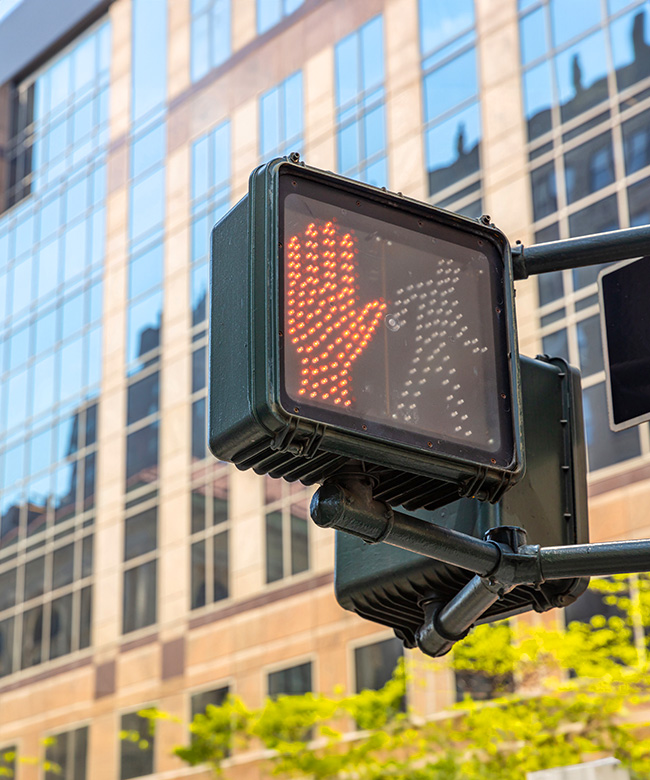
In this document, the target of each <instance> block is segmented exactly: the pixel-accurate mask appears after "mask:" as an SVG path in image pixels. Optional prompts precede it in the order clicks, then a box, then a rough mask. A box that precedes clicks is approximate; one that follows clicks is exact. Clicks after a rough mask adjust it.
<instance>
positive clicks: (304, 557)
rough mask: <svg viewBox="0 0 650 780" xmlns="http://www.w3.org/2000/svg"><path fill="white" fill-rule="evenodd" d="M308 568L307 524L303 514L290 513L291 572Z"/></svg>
mask: <svg viewBox="0 0 650 780" xmlns="http://www.w3.org/2000/svg"><path fill="white" fill-rule="evenodd" d="M308 568H309V526H308V523H307V519H306V518H305V517H304V516H296V515H295V514H292V515H291V573H292V574H299V573H300V572H303V571H307V569H308Z"/></svg>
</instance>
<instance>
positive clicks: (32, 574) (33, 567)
mask: <svg viewBox="0 0 650 780" xmlns="http://www.w3.org/2000/svg"><path fill="white" fill-rule="evenodd" d="M23 588H24V592H23V600H24V601H29V600H30V599H33V598H36V597H37V596H42V595H43V592H44V589H45V557H44V556H42V555H41V556H40V558H33V559H32V560H31V561H27V563H26V564H25V583H24V586H23Z"/></svg>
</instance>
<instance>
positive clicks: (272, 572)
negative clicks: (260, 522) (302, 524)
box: [266, 512, 284, 582]
mask: <svg viewBox="0 0 650 780" xmlns="http://www.w3.org/2000/svg"><path fill="white" fill-rule="evenodd" d="M283 576H284V558H283V552H282V513H281V512H269V513H268V514H267V515H266V581H267V582H276V581H277V580H280V579H282V577H283Z"/></svg>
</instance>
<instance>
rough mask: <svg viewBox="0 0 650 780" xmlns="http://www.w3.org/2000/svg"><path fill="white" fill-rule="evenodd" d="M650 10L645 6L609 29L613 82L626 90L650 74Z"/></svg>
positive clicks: (619, 20) (616, 22)
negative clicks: (614, 73)
mask: <svg viewBox="0 0 650 780" xmlns="http://www.w3.org/2000/svg"><path fill="white" fill-rule="evenodd" d="M649 28H650V9H649V7H648V5H647V4H645V5H644V6H641V7H638V8H635V9H634V10H633V11H631V12H630V13H629V14H627V15H625V16H623V17H621V18H620V19H616V20H615V21H613V22H612V23H611V25H610V30H611V36H612V56H613V59H614V68H615V69H616V82H617V85H618V88H619V89H620V90H622V89H626V88H627V87H629V86H631V85H632V84H634V83H636V82H637V81H641V80H642V79H645V78H647V76H648V74H650V29H649Z"/></svg>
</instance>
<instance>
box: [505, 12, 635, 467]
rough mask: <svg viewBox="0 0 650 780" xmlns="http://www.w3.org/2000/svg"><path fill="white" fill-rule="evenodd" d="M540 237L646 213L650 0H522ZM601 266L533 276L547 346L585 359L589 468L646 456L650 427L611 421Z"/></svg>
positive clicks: (598, 227) (625, 221)
mask: <svg viewBox="0 0 650 780" xmlns="http://www.w3.org/2000/svg"><path fill="white" fill-rule="evenodd" d="M519 14H520V16H519V29H520V47H521V49H520V51H521V65H522V82H523V103H524V107H525V117H526V131H527V140H528V158H529V175H530V188H531V196H532V205H533V220H534V228H535V240H537V241H549V240H553V239H557V238H567V237H570V236H581V235H585V234H588V233H595V232H601V231H606V230H614V229H617V228H624V227H633V226H635V225H639V224H646V223H647V222H648V216H650V214H649V212H648V206H649V203H650V201H649V200H648V195H649V193H650V181H649V179H648V177H649V176H650V167H649V165H650V157H649V156H648V149H649V147H648V139H649V138H650V135H649V131H648V124H647V117H648V116H650V114H648V109H649V108H650V102H649V101H648V94H647V88H648V77H649V76H650V6H649V5H648V4H647V3H639V2H637V3H634V2H616V1H613V2H609V3H602V4H601V3H597V2H581V3H562V2H559V0H554V1H553V0H550V1H549V2H520V3H519ZM599 270H600V268H598V267H588V268H581V269H575V270H573V271H563V272H556V273H553V274H546V275H544V276H543V277H540V280H539V305H540V325H541V328H542V330H541V334H542V345H543V350H544V352H546V353H548V354H553V355H559V356H561V357H564V358H566V359H567V360H568V361H569V362H570V363H572V364H573V365H577V366H579V367H580V370H581V372H582V381H583V387H584V412H585V422H586V431H587V444H588V452H589V467H590V469H591V470H593V471H596V470H599V469H603V468H606V467H608V466H612V465H614V464H616V463H620V462H623V461H627V460H634V459H639V458H641V457H643V456H646V455H647V454H648V452H649V449H648V445H649V442H648V432H647V430H646V428H647V426H641V427H638V428H632V429H629V430H627V431H621V432H618V433H613V432H611V431H610V430H609V427H608V425H607V424H606V420H607V407H606V395H605V384H604V382H605V370H604V365H603V353H602V343H601V331H600V319H599V313H598V312H599V310H598V298H597V287H596V279H597V275H598V271H599Z"/></svg>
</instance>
